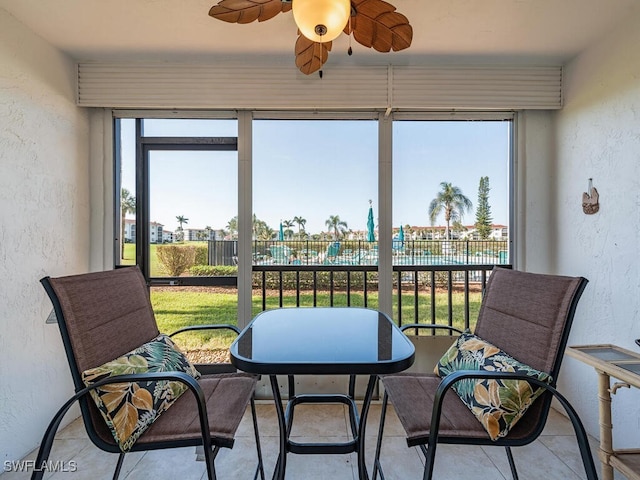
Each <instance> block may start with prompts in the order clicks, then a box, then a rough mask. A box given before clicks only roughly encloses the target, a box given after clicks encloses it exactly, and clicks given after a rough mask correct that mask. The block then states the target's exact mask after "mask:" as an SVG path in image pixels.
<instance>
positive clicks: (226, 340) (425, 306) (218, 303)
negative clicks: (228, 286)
mask: <svg viewBox="0 0 640 480" xmlns="http://www.w3.org/2000/svg"><path fill="white" fill-rule="evenodd" d="M480 300H481V298H480V293H470V295H469V301H470V319H471V323H472V325H471V327H472V328H473V325H474V324H475V319H476V318H477V316H478V310H479V308H480ZM418 301H419V312H420V318H419V323H431V307H430V305H431V303H430V296H429V295H428V294H426V293H425V294H420V295H419V297H418ZM151 302H152V304H153V307H154V311H155V314H156V318H157V320H158V325H159V327H160V331H162V332H165V333H170V332H173V331H175V330H177V329H179V328H181V327H185V326H188V325H200V324H211V323H215V324H221V323H230V324H233V325H236V324H237V312H238V308H237V303H238V299H237V293H236V290H229V292H228V293H226V292H223V293H221V292H220V290H218V291H216V292H215V293H214V292H211V291H207V289H198V291H192V290H186V289H171V288H169V287H166V288H153V289H152V290H151ZM300 304H301V305H303V306H312V305H313V294H312V293H306V292H302V293H301V294H300ZM316 304H317V306H329V304H330V299H329V294H328V293H318V295H317V297H316ZM295 305H296V297H295V295H293V294H292V295H285V296H284V297H283V306H284V307H293V306H295ZM333 305H334V306H347V296H346V294H345V293H341V292H339V293H335V294H334V297H333ZM351 306H354V307H356V306H364V297H363V295H362V294H361V293H352V294H351ZM377 306H378V296H377V292H369V303H368V304H367V307H368V308H373V309H375V308H377ZM278 307H279V297H278V296H277V295H275V296H268V297H267V309H273V308H278ZM252 310H253V313H254V315H255V314H257V313H259V312H260V311H262V300H261V298H258V297H254V301H253V309H252ZM413 315H414V306H413V294H412V293H411V294H403V296H402V318H403V323H405V324H406V323H413ZM393 316H394V319H397V298H394V315H393ZM453 317H454V319H455V320H454V326H456V327H458V328H460V329H463V328H464V295H463V293H458V292H456V293H454V294H453ZM447 319H448V306H447V295H446V293H442V294H438V295H437V296H436V323H444V324H446V323H447V322H448V320H447ZM233 338H234V335H233V334H230V333H221V332H207V333H203V332H198V333H185V334H182V335H181V336H180V338H179V339H178V342H179V344H180V345H181V346H182V347H183V348H186V349H189V350H191V349H198V348H201V349H207V350H216V349H221V348H228V346H229V344H230V343H231V341H233Z"/></svg>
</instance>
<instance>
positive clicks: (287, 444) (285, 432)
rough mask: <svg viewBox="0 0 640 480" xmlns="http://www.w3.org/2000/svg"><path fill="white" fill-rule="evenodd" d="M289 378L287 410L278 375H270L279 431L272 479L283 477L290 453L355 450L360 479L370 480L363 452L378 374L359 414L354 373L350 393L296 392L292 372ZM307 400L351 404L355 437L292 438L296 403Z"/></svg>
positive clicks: (352, 427) (308, 453)
mask: <svg viewBox="0 0 640 480" xmlns="http://www.w3.org/2000/svg"><path fill="white" fill-rule="evenodd" d="M287 378H288V382H289V399H288V401H287V406H286V409H285V407H284V406H283V404H282V396H281V395H280V388H279V386H278V379H277V376H276V375H270V376H269V379H270V381H271V389H272V390H273V398H274V401H275V404H276V415H277V417H278V426H279V430H280V452H279V455H278V461H277V462H276V468H275V470H274V472H273V478H274V479H278V480H284V476H285V471H286V465H287V454H288V453H294V454H299V455H334V454H338V455H339V454H347V453H353V452H356V453H357V455H358V478H359V479H360V480H367V479H368V478H369V475H368V473H367V467H366V465H365V455H364V452H365V445H364V440H365V426H366V423H367V416H368V413H369V407H370V405H371V399H372V397H373V392H374V389H375V385H376V382H377V379H378V377H377V375H371V376H369V383H368V384H367V390H366V393H365V397H364V400H363V402H362V411H361V412H360V413H359V412H358V407H357V405H356V402H355V384H356V376H355V375H350V376H349V392H348V394H301V395H296V393H295V383H294V377H293V375H289V376H288V377H287ZM305 403H306V404H309V403H342V404H344V405H347V406H348V407H349V424H350V427H351V433H352V436H353V439H352V440H350V441H347V442H337V443H300V442H294V441H292V440H291V439H290V438H289V437H290V434H291V429H292V428H293V417H294V409H295V407H296V405H301V404H305Z"/></svg>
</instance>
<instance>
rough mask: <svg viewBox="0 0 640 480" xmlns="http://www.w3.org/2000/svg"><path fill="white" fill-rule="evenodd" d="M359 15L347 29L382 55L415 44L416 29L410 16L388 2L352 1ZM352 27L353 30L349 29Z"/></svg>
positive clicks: (356, 13)
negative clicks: (413, 42)
mask: <svg viewBox="0 0 640 480" xmlns="http://www.w3.org/2000/svg"><path fill="white" fill-rule="evenodd" d="M351 6H352V7H353V9H354V10H355V15H354V16H352V17H351V23H350V24H349V23H347V26H346V27H345V29H344V32H345V33H346V34H351V32H353V38H355V40H356V41H357V42H358V43H360V44H362V45H364V46H365V47H369V48H373V49H374V50H377V51H378V52H388V51H390V50H393V51H394V52H397V51H398V50H404V49H405V48H408V47H409V46H410V45H411V40H413V28H412V27H411V25H409V20H408V19H407V17H405V16H404V15H402V14H401V13H399V12H396V7H394V6H393V5H391V4H390V3H387V2H385V1H384V0H351ZM350 27H351V29H349V28H350Z"/></svg>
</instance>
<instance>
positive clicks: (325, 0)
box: [292, 0, 351, 42]
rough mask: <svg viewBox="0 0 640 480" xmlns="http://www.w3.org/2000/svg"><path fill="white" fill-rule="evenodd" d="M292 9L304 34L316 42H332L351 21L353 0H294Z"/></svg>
mask: <svg viewBox="0 0 640 480" xmlns="http://www.w3.org/2000/svg"><path fill="white" fill-rule="evenodd" d="M292 10H293V18H294V20H295V22H296V25H297V26H298V28H299V29H300V33H302V35H304V36H305V37H307V38H308V39H309V40H312V41H314V42H331V41H332V40H334V39H335V38H336V37H337V36H338V35H340V33H342V30H344V27H345V26H346V25H347V22H348V21H349V15H351V0H293V5H292ZM325 31H326V33H324V34H322V35H318V33H317V32H325Z"/></svg>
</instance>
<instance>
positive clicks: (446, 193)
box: [429, 182, 473, 240]
mask: <svg viewBox="0 0 640 480" xmlns="http://www.w3.org/2000/svg"><path fill="white" fill-rule="evenodd" d="M440 187H441V189H442V190H440V191H439V192H438V195H437V196H436V198H434V199H433V200H431V203H430V204H429V218H430V219H431V225H433V224H435V223H436V218H437V217H438V215H440V213H441V212H444V221H445V222H447V227H446V229H445V238H446V239H447V240H449V225H450V223H451V221H454V222H455V221H457V220H460V219H461V218H462V216H463V215H464V213H465V212H468V211H469V210H471V208H472V207H473V204H472V203H471V200H469V199H468V198H467V197H465V196H464V194H463V193H462V190H460V188H459V187H456V186H454V185H452V184H451V183H449V182H441V183H440Z"/></svg>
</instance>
